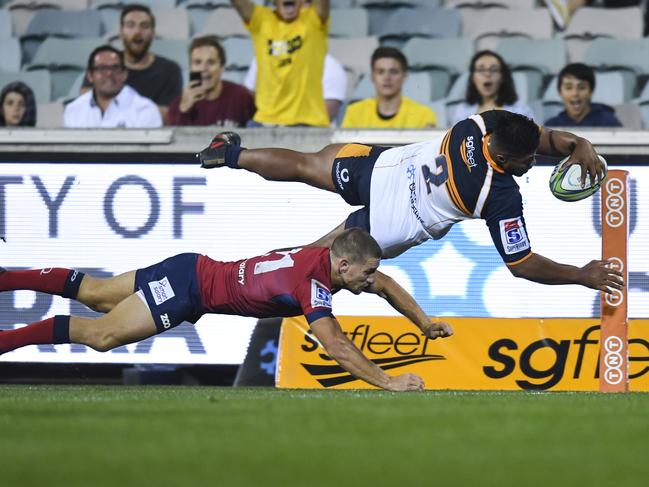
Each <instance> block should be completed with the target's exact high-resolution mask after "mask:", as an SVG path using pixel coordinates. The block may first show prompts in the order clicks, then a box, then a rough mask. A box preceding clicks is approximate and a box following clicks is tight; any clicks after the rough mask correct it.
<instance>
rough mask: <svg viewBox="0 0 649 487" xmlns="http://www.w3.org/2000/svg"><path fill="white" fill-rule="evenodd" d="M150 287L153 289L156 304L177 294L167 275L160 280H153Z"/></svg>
mask: <svg viewBox="0 0 649 487" xmlns="http://www.w3.org/2000/svg"><path fill="white" fill-rule="evenodd" d="M149 288H150V289H151V294H152V295H153V299H154V300H155V304H162V303H164V302H165V301H167V300H169V299H171V298H173V297H174V296H175V294H174V290H173V288H172V287H171V284H170V283H169V279H167V277H166V276H165V277H164V278H162V279H160V280H159V281H151V282H150V283H149Z"/></svg>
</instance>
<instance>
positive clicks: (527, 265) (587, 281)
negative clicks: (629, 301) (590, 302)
mask: <svg viewBox="0 0 649 487" xmlns="http://www.w3.org/2000/svg"><path fill="white" fill-rule="evenodd" d="M608 264H609V263H608V261H605V260H592V261H590V262H589V263H588V264H586V265H585V266H583V267H575V266H572V265H568V264H559V263H557V262H554V261H553V260H550V259H548V258H547V257H543V256H542V255H539V254H532V255H531V256H530V257H529V258H528V259H527V260H525V261H523V262H521V263H520V264H517V265H514V266H510V267H509V270H510V271H511V273H512V274H513V275H514V276H516V277H522V278H523V279H527V280H529V281H534V282H539V283H541V284H580V285H582V286H585V287H589V288H591V289H596V290H598V291H603V292H605V293H607V294H611V293H613V290H614V289H618V290H619V289H622V288H623V287H624V280H623V279H622V273H621V272H619V271H617V270H614V269H611V268H610V267H608Z"/></svg>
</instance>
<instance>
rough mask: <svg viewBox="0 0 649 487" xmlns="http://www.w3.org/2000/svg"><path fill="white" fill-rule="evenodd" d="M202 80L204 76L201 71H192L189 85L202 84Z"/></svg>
mask: <svg viewBox="0 0 649 487" xmlns="http://www.w3.org/2000/svg"><path fill="white" fill-rule="evenodd" d="M201 80H202V75H201V72H200V71H191V72H190V73H189V84H195V83H198V84H200V83H201Z"/></svg>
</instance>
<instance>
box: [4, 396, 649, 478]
mask: <svg viewBox="0 0 649 487" xmlns="http://www.w3.org/2000/svg"><path fill="white" fill-rule="evenodd" d="M648 447H649V394H638V393H636V394H627V395H600V394H586V393H578V394H577V393H575V394H570V393H523V392H517V393H474V392H427V393H420V394H392V393H386V392H378V391H363V392H360V391H350V392H347V391H286V390H273V389H233V388H209V387H200V388H198V387H134V386H127V387H117V386H114V387H111V386H0V485H1V486H3V487H16V486H39V487H44V486H59V485H60V486H118V487H127V486H139V487H158V486H172V485H173V486H207V485H214V486H254V487H257V486H274V485H278V486H280V485H281V486H293V485H295V486H298V485H299V486H320V485H322V486H324V485H326V486H333V487H343V486H348V485H349V486H366V485H367V486H378V485H380V486H383V485H386V486H387V485H390V486H402V485H409V486H412V485H414V486H418V485H431V486H432V485H435V486H444V485H453V486H455V485H458V486H477V485H489V486H491V485H493V486H509V485H511V486H528V485H529V486H536V485H539V486H541V485H543V486H550V487H558V486H563V485H570V486H574V485H578V486H579V487H592V486H599V485H611V486H613V485H615V486H618V487H619V486H626V485H628V486H644V485H647V484H648V483H649V460H647V451H648Z"/></svg>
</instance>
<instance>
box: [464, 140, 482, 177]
mask: <svg viewBox="0 0 649 487" xmlns="http://www.w3.org/2000/svg"><path fill="white" fill-rule="evenodd" d="M460 154H462V160H463V161H464V164H466V167H467V169H468V170H469V172H471V169H472V168H474V167H476V166H477V165H478V163H477V162H476V160H475V157H474V154H475V143H474V142H473V135H469V136H468V137H467V138H466V139H464V140H463V141H462V144H461V145H460Z"/></svg>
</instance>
